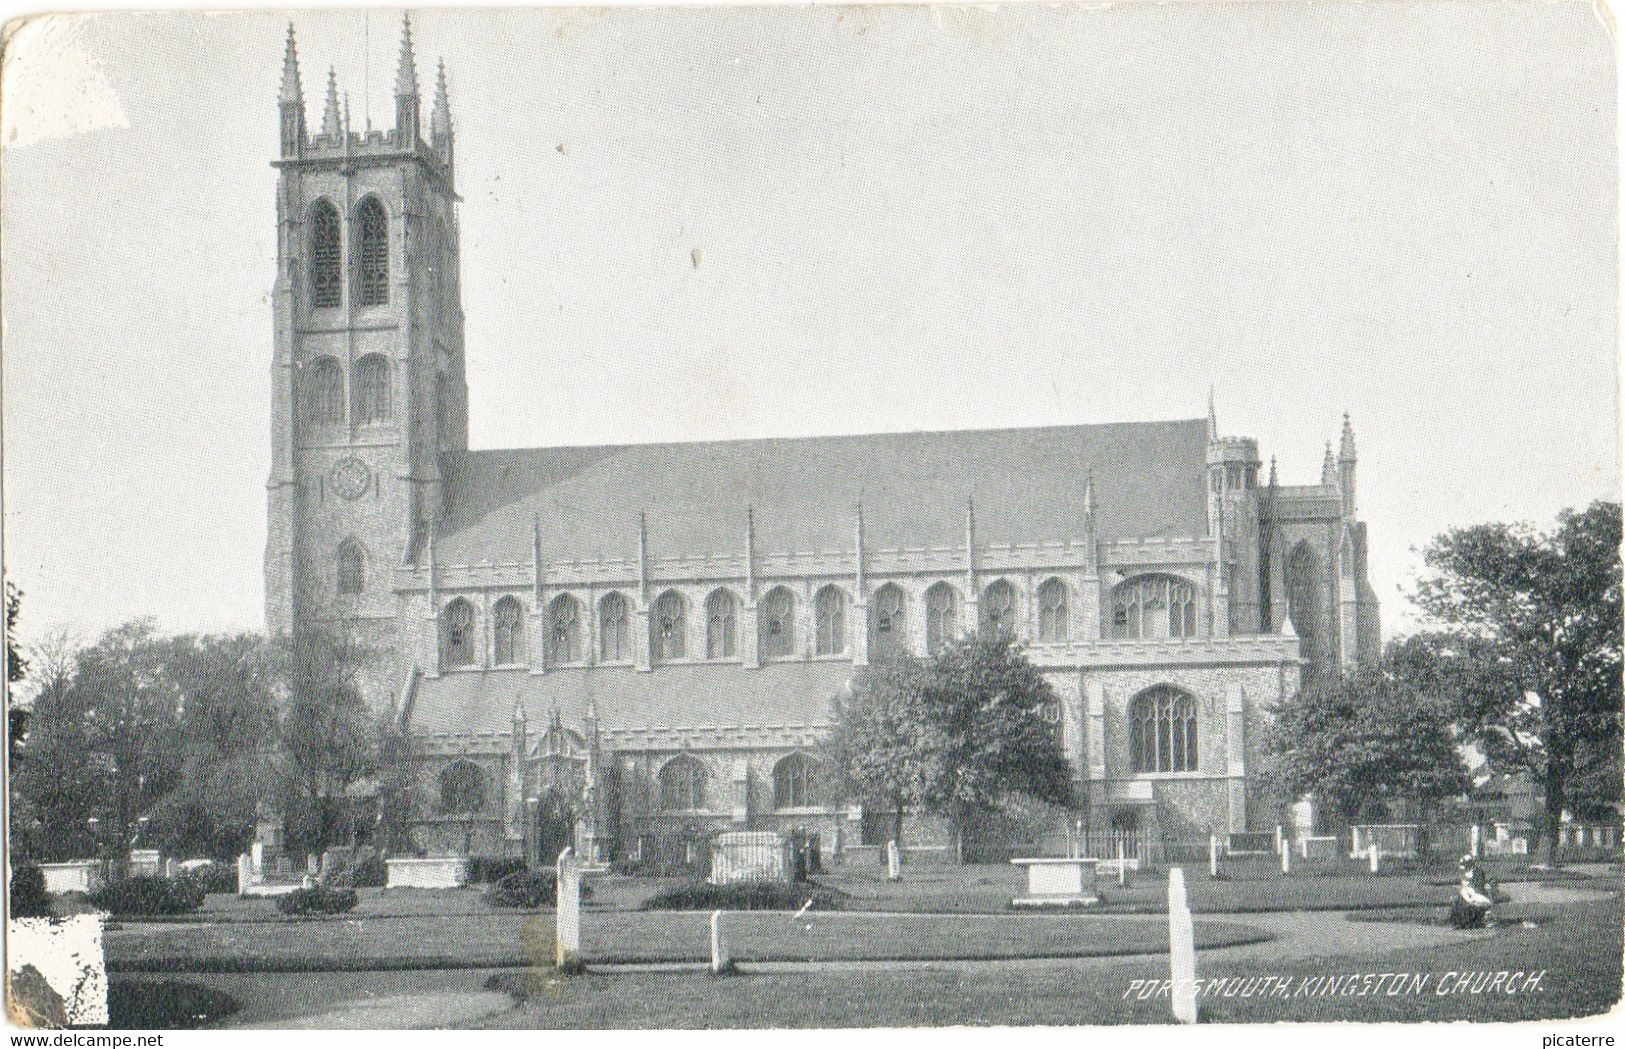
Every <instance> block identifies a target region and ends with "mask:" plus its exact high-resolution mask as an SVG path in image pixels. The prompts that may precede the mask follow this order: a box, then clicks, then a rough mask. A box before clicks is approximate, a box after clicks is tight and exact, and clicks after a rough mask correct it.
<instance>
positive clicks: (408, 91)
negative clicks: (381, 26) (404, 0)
mask: <svg viewBox="0 0 1625 1049" xmlns="http://www.w3.org/2000/svg"><path fill="white" fill-rule="evenodd" d="M417 93H418V66H417V60H416V59H415V58H414V57H413V55H412V13H411V12H410V11H408V12H406V13H404V14H402V15H401V64H400V66H399V67H398V68H397V69H396V70H395V97H396V98H406V97H411V98H416V97H417Z"/></svg>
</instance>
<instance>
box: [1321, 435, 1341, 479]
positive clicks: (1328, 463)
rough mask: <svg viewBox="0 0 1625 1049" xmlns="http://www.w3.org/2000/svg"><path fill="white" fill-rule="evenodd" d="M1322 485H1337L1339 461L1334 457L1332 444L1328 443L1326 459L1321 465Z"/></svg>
mask: <svg viewBox="0 0 1625 1049" xmlns="http://www.w3.org/2000/svg"><path fill="white" fill-rule="evenodd" d="M1320 483H1321V484H1325V485H1335V484H1337V460H1336V459H1334V458H1333V457H1332V442H1330V441H1327V442H1326V458H1324V459H1322V460H1321V463H1320Z"/></svg>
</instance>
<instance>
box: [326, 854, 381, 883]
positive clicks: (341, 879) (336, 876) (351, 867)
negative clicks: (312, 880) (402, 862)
mask: <svg viewBox="0 0 1625 1049" xmlns="http://www.w3.org/2000/svg"><path fill="white" fill-rule="evenodd" d="M388 881H389V865H388V864H387V863H385V862H384V858H383V857H382V856H380V855H378V854H377V853H373V854H371V855H368V856H363V857H362V858H360V859H358V860H356V861H355V862H353V863H350V864H348V865H346V866H344V867H340V868H339V869H338V870H337V871H335V872H333V875H332V876H331V877H330V878H328V879H327V884H328V885H330V886H332V887H333V888H335V889H381V888H383V887H384V885H385V884H386V883H387V882H388Z"/></svg>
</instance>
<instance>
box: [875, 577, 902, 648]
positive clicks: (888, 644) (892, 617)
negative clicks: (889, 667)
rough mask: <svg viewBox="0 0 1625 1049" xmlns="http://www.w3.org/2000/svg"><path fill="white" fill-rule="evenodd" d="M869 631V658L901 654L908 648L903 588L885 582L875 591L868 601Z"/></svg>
mask: <svg viewBox="0 0 1625 1049" xmlns="http://www.w3.org/2000/svg"><path fill="white" fill-rule="evenodd" d="M870 609H871V611H870V613H869V615H870V616H871V627H872V629H871V631H870V634H869V639H870V640H869V649H870V652H869V658H870V659H872V660H876V661H880V660H885V659H890V658H893V657H896V656H899V655H901V654H902V653H904V652H906V651H907V650H908V640H907V635H906V632H905V630H904V625H905V624H904V622H903V590H902V588H901V587H899V586H897V585H896V584H895V583H887V584H886V585H885V586H883V587H881V588H880V589H879V590H876V591H875V596H874V600H873V601H872V602H870Z"/></svg>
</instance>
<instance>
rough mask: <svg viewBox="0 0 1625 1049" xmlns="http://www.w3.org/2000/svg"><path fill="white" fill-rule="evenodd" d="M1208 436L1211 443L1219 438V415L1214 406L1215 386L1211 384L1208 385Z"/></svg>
mask: <svg viewBox="0 0 1625 1049" xmlns="http://www.w3.org/2000/svg"><path fill="white" fill-rule="evenodd" d="M1207 436H1208V440H1210V441H1211V440H1213V439H1214V438H1216V437H1218V436H1219V413H1218V410H1217V409H1216V408H1214V406H1213V385H1212V384H1211V383H1209V384H1208V388H1207Z"/></svg>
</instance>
